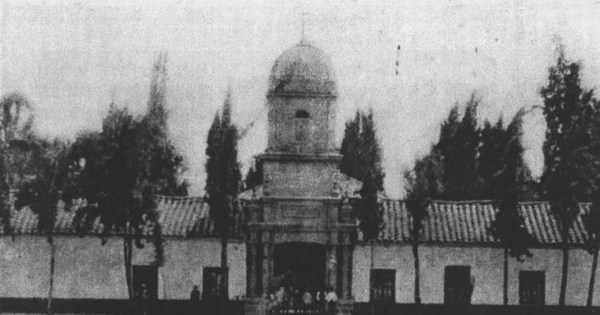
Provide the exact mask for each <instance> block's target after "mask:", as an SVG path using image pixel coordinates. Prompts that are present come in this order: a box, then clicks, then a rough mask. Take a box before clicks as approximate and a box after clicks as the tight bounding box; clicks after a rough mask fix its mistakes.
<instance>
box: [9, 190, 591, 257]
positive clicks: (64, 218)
mask: <svg viewBox="0 0 600 315" xmlns="http://www.w3.org/2000/svg"><path fill="white" fill-rule="evenodd" d="M82 205H83V204H81V203H79V204H75V205H74V208H76V207H81V206H82ZM157 206H158V212H159V220H158V222H159V223H160V224H161V227H162V235H164V236H168V237H182V238H186V237H214V236H217V235H216V233H215V229H214V222H213V221H212V220H211V219H210V218H209V207H208V205H207V203H206V202H205V200H204V198H202V197H165V196H160V197H158V205H157ZM382 208H383V219H384V223H385V226H384V228H383V229H382V231H381V232H380V234H379V238H378V239H379V241H381V242H396V243H406V242H409V241H410V224H411V218H410V216H409V213H408V210H407V209H406V205H405V203H404V201H402V200H393V199H384V200H383V207H382ZM589 208H590V205H589V204H585V203H582V204H580V215H579V216H578V217H577V218H576V220H575V222H574V224H573V227H572V228H571V230H570V233H569V236H570V238H569V242H570V243H571V244H574V245H582V244H583V243H584V242H585V241H586V240H587V239H588V235H587V233H586V231H585V228H584V225H583V220H582V219H583V214H585V213H587V212H588V211H589ZM496 211H497V210H496V209H495V207H494V206H493V204H492V202H490V201H469V202H449V201H435V202H433V203H432V204H431V206H430V207H429V208H428V217H427V218H426V219H425V221H424V223H423V229H422V230H421V236H420V240H421V241H422V242H424V243H438V244H457V245H468V244H473V245H499V240H497V239H495V238H494V237H493V236H492V235H491V234H490V226H491V224H492V222H493V220H494V218H495V216H496ZM519 211H520V213H521V216H522V217H523V219H524V224H525V227H526V228H527V231H528V232H529V234H530V235H531V236H532V237H533V239H534V240H536V241H537V242H538V243H539V244H540V245H559V244H560V243H561V237H560V233H559V230H558V225H557V223H556V220H555V219H554V216H553V215H552V213H551V211H550V206H549V204H548V203H545V202H527V203H521V204H520V209H519ZM75 213H76V211H74V209H72V210H70V211H66V210H64V209H63V208H62V207H59V210H58V218H57V221H56V224H55V228H54V232H55V234H58V235H76V234H77V230H76V227H75V224H74V223H73V220H74V218H75ZM244 220H245V219H244V216H243V211H241V210H239V209H238V210H237V211H235V213H234V220H233V221H234V222H235V224H234V225H233V226H232V230H231V233H230V235H232V237H236V238H241V237H243V227H244ZM37 223H38V216H37V215H36V214H34V213H33V212H31V210H29V209H27V208H25V209H23V210H21V211H15V210H13V211H12V217H11V226H12V229H13V232H14V234H17V235H27V234H40V232H39V230H38V228H37ZM92 226H93V228H92V230H91V232H89V233H88V234H93V235H99V234H101V233H102V231H103V225H102V223H101V222H100V220H99V219H98V218H97V219H96V220H95V221H94V223H93V225H92ZM152 230H153V226H152V225H151V224H148V225H147V226H146V227H145V229H144V234H145V235H151V234H152ZM4 234H6V232H5V230H4V226H3V225H1V224H0V235H4ZM113 234H119V233H118V232H117V233H115V232H114V231H113ZM360 238H361V235H360V233H359V239H360Z"/></svg>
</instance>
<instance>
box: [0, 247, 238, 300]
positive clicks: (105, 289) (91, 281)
mask: <svg viewBox="0 0 600 315" xmlns="http://www.w3.org/2000/svg"><path fill="white" fill-rule="evenodd" d="M55 244H56V246H57V247H56V249H57V250H56V271H55V280H54V281H55V286H54V295H55V297H57V298H72V299H77V298H106V299H122V298H127V286H126V282H125V268H124V263H123V241H122V239H120V238H111V239H109V241H108V243H107V244H106V245H104V246H102V245H101V244H100V239H99V238H97V237H83V238H79V237H72V236H58V237H56V238H55ZM220 249H221V247H220V242H219V241H218V240H217V239H185V240H183V239H169V238H168V239H166V240H165V248H164V250H165V262H164V265H163V266H162V267H160V268H159V285H158V286H159V288H158V291H159V292H158V295H159V298H169V299H188V298H189V294H190V291H191V289H192V286H193V285H198V286H199V287H200V290H202V270H203V268H205V267H219V266H220ZM228 254H229V259H228V262H229V266H230V278H229V294H230V297H232V298H236V297H241V296H243V295H244V294H245V292H246V247H245V244H244V243H243V242H231V243H230V244H229V246H228ZM153 261H154V249H153V246H152V244H146V245H145V247H144V248H143V249H136V250H135V251H134V255H133V263H134V264H137V265H150V264H151V263H152V262H153ZM49 262H50V249H49V246H48V243H47V242H46V239H45V237H41V236H17V237H16V238H15V239H14V241H13V240H12V239H11V238H10V237H2V238H0V283H2V285H0V296H1V297H23V298H26V297H27V298H30V297H45V296H47V294H48V283H49V282H48V278H49Z"/></svg>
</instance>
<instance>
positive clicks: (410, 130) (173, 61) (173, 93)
mask: <svg viewBox="0 0 600 315" xmlns="http://www.w3.org/2000/svg"><path fill="white" fill-rule="evenodd" d="M221 2H222V1H208V2H203V3H202V4H200V3H198V2H196V1H123V0H120V1H6V0H0V3H1V4H2V5H1V7H0V10H1V15H0V18H1V21H0V25H1V38H0V39H1V41H0V44H1V47H2V50H1V74H2V75H1V79H0V91H1V92H2V93H7V92H11V91H20V92H22V93H24V94H25V95H26V96H28V97H29V98H30V99H31V101H32V103H33V105H34V106H35V108H34V114H35V116H36V125H37V130H38V131H39V132H40V133H42V134H46V135H50V136H58V137H62V138H70V139H73V138H74V137H75V136H76V134H77V133H78V132H80V131H82V130H87V129H99V127H100V122H101V119H102V117H103V116H104V115H105V114H106V112H107V108H108V104H109V103H110V101H111V99H114V100H115V101H116V102H117V103H118V104H119V105H120V106H127V107H129V108H130V109H131V110H132V111H133V112H134V113H142V112H143V110H144V109H145V106H146V102H147V100H148V91H149V86H150V72H151V66H152V63H153V61H154V60H155V59H156V57H157V55H158V53H159V52H161V51H166V52H168V65H167V71H168V73H169V81H168V90H169V94H168V109H169V111H170V134H171V136H172V138H173V140H174V142H175V144H176V146H177V147H178V148H179V149H180V150H181V152H182V153H183V154H184V156H185V158H186V161H187V164H188V167H189V171H188V174H187V177H188V180H189V181H190V183H191V184H192V194H194V195H197V194H201V193H202V191H203V185H204V177H205V176H204V159H205V158H204V149H205V142H206V133H207V130H208V127H209V125H210V122H211V120H212V118H213V116H214V113H215V111H216V110H218V109H219V108H220V107H221V105H222V102H223V99H224V97H225V92H226V90H227V86H228V85H230V86H231V87H232V90H233V94H234V101H235V104H234V111H235V113H234V118H235V121H236V122H237V123H238V124H239V125H240V126H241V127H245V126H247V125H248V124H250V123H251V122H252V121H256V124H255V125H254V127H253V128H252V129H250V130H249V132H248V134H247V135H246V137H244V139H243V140H242V141H241V143H240V146H241V147H240V159H241V161H242V162H243V163H244V165H248V162H249V160H250V158H251V156H252V155H254V154H257V153H260V152H262V151H263V150H264V148H265V145H266V107H265V93H266V89H267V81H268V76H269V72H270V69H271V66H272V64H273V62H274V61H275V59H276V58H277V57H278V56H279V54H281V53H282V52H283V51H284V50H285V49H287V48H289V47H291V46H293V45H295V44H296V43H297V42H298V41H299V40H300V39H301V29H302V19H303V15H302V14H301V12H303V11H304V12H306V14H305V15H304V20H305V25H306V26H305V28H306V32H305V33H306V39H307V40H308V41H309V42H311V43H312V44H314V45H315V46H317V47H319V48H321V49H323V50H324V51H325V52H326V53H327V54H329V56H331V58H332V61H333V65H334V69H335V72H336V76H337V83H338V88H339V92H340V96H339V98H338V103H337V107H338V119H337V125H338V128H337V132H338V134H337V135H338V139H339V142H340V141H341V137H342V135H343V125H344V122H345V121H346V120H348V119H350V118H351V117H352V116H353V112H354V111H356V109H357V108H363V109H366V108H368V107H369V106H370V107H372V108H373V110H374V112H375V116H376V122H377V128H378V133H379V137H380V139H381V142H382V146H383V153H384V167H385V170H386V173H387V176H386V190H387V192H388V194H389V195H392V196H401V195H402V193H403V187H402V179H401V173H402V171H403V170H405V169H407V168H409V167H410V166H411V164H412V162H413V161H414V159H415V158H416V157H419V156H422V155H423V154H425V153H426V152H427V151H428V149H429V146H430V145H431V143H432V142H435V141H437V137H438V133H439V124H440V122H441V120H443V119H444V118H445V117H446V115H447V113H448V111H449V109H450V108H451V107H452V106H453V105H454V104H455V103H456V102H458V103H459V104H464V103H465V102H466V101H467V100H468V99H469V95H470V94H471V93H472V92H473V91H476V93H477V95H478V96H479V97H480V98H481V100H482V102H481V106H480V108H481V111H480V115H481V118H490V119H494V120H495V119H497V117H498V115H500V114H501V113H502V114H503V115H504V117H505V118H506V119H509V118H511V117H512V115H513V114H514V113H515V112H516V110H517V109H518V108H519V107H522V106H532V105H536V104H538V105H539V104H541V99H540V97H539V93H538V92H539V89H540V87H541V86H542V85H544V84H545V82H546V77H547V68H548V67H549V66H550V65H552V63H553V62H554V61H555V58H556V49H555V48H556V43H557V42H558V41H561V42H562V43H563V44H564V45H565V47H566V53H567V57H568V58H569V59H571V60H574V61H580V62H581V64H582V67H583V69H582V83H583V85H584V86H585V87H587V88H593V87H597V86H598V84H599V83H600V1H567V0H565V1H548V0H544V1H541V0H540V1H520V0H514V1H456V0H452V1H450V0H447V1H441V0H438V1H366V0H356V1H268V2H267V1H235V2H228V3H226V4H222V3H221ZM398 45H400V47H401V49H400V51H398V50H397V47H398ZM396 62H398V66H396ZM544 127H545V126H544V123H543V119H541V115H540V113H535V112H534V113H532V114H530V115H529V116H528V117H527V126H526V131H525V132H526V134H525V144H526V147H527V149H528V151H527V156H526V157H527V160H528V162H529V163H530V166H531V167H532V169H533V170H534V172H535V173H536V174H539V173H540V170H541V167H542V165H541V143H542V140H543V132H544ZM339 142H338V143H339Z"/></svg>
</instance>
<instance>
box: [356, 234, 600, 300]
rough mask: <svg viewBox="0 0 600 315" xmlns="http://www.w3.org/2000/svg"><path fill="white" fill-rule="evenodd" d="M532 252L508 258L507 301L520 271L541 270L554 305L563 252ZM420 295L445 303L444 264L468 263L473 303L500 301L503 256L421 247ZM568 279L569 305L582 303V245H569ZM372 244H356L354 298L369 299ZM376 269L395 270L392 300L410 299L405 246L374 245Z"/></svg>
mask: <svg viewBox="0 0 600 315" xmlns="http://www.w3.org/2000/svg"><path fill="white" fill-rule="evenodd" d="M532 253H533V257H531V258H527V259H525V260H524V261H522V262H519V261H517V260H516V259H513V258H510V259H509V290H508V298H509V304H519V271H520V270H542V271H545V274H546V304H547V305H556V304H558V297H559V292H560V277H561V266H562V252H561V250H560V249H534V250H532ZM419 256H420V262H421V300H422V302H423V303H425V304H441V303H443V302H444V268H445V267H446V266H450V265H468V266H471V275H472V276H473V277H474V278H475V279H474V280H475V287H474V290H473V296H472V299H471V302H472V303H473V304H502V303H503V277H504V273H503V268H504V267H503V259H504V258H503V257H504V252H503V249H501V248H489V247H487V248H486V247H450V246H420V247H419ZM569 258H570V260H569V275H568V284H567V298H566V303H567V304H568V305H585V303H586V300H587V293H588V285H589V279H590V272H591V264H592V256H591V255H590V254H588V253H587V252H586V251H584V250H581V249H572V250H570V257H569ZM370 266H371V247H370V246H369V245H368V244H366V245H358V246H357V247H356V249H355V251H354V266H353V268H354V270H353V294H354V297H355V298H356V300H357V301H358V302H367V301H369V291H370V288H369V286H370V283H369V274H370V273H369V270H370ZM373 267H374V268H375V269H394V270H396V302H398V303H414V260H413V254H412V248H411V247H410V245H407V244H403V245H398V244H392V245H384V244H377V245H375V246H374V249H373ZM599 274H600V270H598V271H597V273H596V286H595V291H594V305H600V275H599Z"/></svg>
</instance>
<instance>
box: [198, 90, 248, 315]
mask: <svg viewBox="0 0 600 315" xmlns="http://www.w3.org/2000/svg"><path fill="white" fill-rule="evenodd" d="M231 110H232V99H231V91H230V90H228V92H227V96H226V98H225V102H224V103H223V110H222V113H221V115H219V113H217V114H215V118H214V120H213V122H212V124H211V127H210V129H209V131H208V137H207V147H206V157H207V159H206V174H207V179H206V187H205V191H206V198H207V200H208V204H209V206H210V215H211V217H212V218H213V220H214V221H215V228H216V230H217V233H218V234H219V235H220V237H221V268H222V270H223V275H224V276H223V281H224V284H227V282H228V276H227V239H228V237H229V229H230V226H231V217H232V213H233V211H234V209H235V208H236V200H237V195H238V193H239V191H240V185H241V179H242V177H241V173H240V166H239V163H238V156H237V141H238V130H237V127H236V126H235V125H234V124H233V122H232V119H231V114H232V112H231ZM221 288H222V290H223V291H222V292H221V298H222V299H223V300H226V299H227V298H228V297H227V295H228V292H227V290H228V289H227V285H222V286H221ZM225 308H226V304H225V303H224V302H223V304H222V312H226V310H225Z"/></svg>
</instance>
